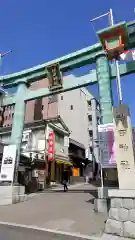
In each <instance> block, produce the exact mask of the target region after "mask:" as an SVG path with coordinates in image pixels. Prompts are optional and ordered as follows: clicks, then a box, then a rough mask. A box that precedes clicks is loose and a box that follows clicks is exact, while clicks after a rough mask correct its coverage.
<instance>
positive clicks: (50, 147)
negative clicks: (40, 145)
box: [48, 131, 54, 161]
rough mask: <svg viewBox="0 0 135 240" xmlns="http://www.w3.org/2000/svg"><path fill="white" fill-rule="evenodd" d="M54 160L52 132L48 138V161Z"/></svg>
mask: <svg viewBox="0 0 135 240" xmlns="http://www.w3.org/2000/svg"><path fill="white" fill-rule="evenodd" d="M53 160H54V132H53V131H51V132H50V133H49V136H48V161H53Z"/></svg>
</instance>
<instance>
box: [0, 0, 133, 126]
mask: <svg viewBox="0 0 135 240" xmlns="http://www.w3.org/2000/svg"><path fill="white" fill-rule="evenodd" d="M97 2H98V1H90V0H83V1H82V0H68V1H62V0H57V1H56V0H40V1H37V0H23V1H21V0H12V1H11V0H4V1H1V5H0V7H1V13H0V26H1V35H0V52H1V53H3V52H5V51H7V50H9V49H12V50H13V53H12V54H10V55H8V56H7V57H5V58H3V61H2V65H1V68H0V74H1V75H3V74H9V73H13V72H17V71H20V70H22V69H25V68H29V67H32V66H35V65H37V64H42V63H45V62H46V61H49V60H52V59H54V58H57V57H60V56H62V55H65V54H68V53H70V52H74V51H76V50H79V49H81V48H84V47H86V46H89V45H92V44H94V43H96V42H97V37H96V34H95V32H94V31H93V28H92V26H91V23H90V19H92V18H93V17H95V16H98V15H100V14H103V13H105V12H107V11H108V10H109V9H110V8H112V9H113V13H114V20H115V22H119V21H123V20H126V21H131V20H135V14H134V7H135V4H134V0H129V1H125V3H124V1H123V0H113V1H108V0H102V1H99V2H100V4H98V3H97ZM129 3H130V4H129ZM127 9H128V11H127ZM94 26H95V29H97V30H99V29H101V28H103V27H106V26H107V18H104V19H102V20H100V21H97V22H96V23H95V24H94ZM134 81H135V80H134V75H130V76H126V77H124V78H122V90H123V98H124V103H127V104H129V106H130V112H131V119H132V124H133V125H135V104H134V103H135V100H134V89H135V83H134ZM112 85H113V94H114V103H115V104H117V94H116V84H115V82H113V84H112ZM90 90H91V91H92V92H93V93H97V87H90Z"/></svg>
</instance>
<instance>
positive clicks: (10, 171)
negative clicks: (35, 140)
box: [0, 145, 16, 182]
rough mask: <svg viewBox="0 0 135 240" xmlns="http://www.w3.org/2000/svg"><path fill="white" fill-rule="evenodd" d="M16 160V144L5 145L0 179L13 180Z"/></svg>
mask: <svg viewBox="0 0 135 240" xmlns="http://www.w3.org/2000/svg"><path fill="white" fill-rule="evenodd" d="M15 160H16V145H9V146H4V151H3V157H2V164H1V173H0V181H4V182H6V181H10V182H13V179H14V169H15Z"/></svg>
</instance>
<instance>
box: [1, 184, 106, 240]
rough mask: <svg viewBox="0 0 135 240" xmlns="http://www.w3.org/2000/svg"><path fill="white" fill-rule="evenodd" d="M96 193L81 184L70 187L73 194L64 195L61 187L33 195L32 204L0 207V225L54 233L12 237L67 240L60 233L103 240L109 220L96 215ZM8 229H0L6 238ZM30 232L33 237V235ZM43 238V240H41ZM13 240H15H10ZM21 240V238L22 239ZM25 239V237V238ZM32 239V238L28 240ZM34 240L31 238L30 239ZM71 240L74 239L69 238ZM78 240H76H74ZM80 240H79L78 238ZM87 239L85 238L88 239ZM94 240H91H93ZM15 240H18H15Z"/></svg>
mask: <svg viewBox="0 0 135 240" xmlns="http://www.w3.org/2000/svg"><path fill="white" fill-rule="evenodd" d="M95 192H96V189H95V188H94V187H93V186H91V185H89V184H88V185H87V184H78V185H76V186H70V187H69V192H66V193H64V192H63V188H61V187H58V188H55V190H52V191H50V192H49V193H48V192H44V193H41V194H32V195H31V196H29V198H28V201H26V202H22V203H19V204H13V205H9V206H0V224H2V223H6V224H10V225H14V226H16V225H17V226H18V227H20V226H22V225H23V226H24V225H25V226H26V228H30V227H31V226H32V227H33V228H34V229H35V228H36V229H38V230H41V229H44V230H48V229H49V230H50V232H51V231H52V236H50V234H51V233H49V237H50V238H49V237H48V235H47V234H48V233H47V232H48V231H46V232H45V233H44V234H43V233H39V232H36V233H35V235H34V234H33V230H31V231H30V230H25V231H24V230H23V229H21V230H17V231H14V228H13V230H12V229H11V230H10V231H11V235H13V236H14V234H15V236H17V234H22V235H23V234H24V236H25V235H26V233H27V231H28V234H29V235H30V234H31V235H32V234H33V235H34V237H35V238H33V240H34V239H36V236H38V235H37V233H38V234H40V235H41V238H40V239H42V234H43V235H44V236H45V235H46V236H47V237H48V238H44V239H48V240H49V239H65V236H64V238H62V237H63V236H62V235H61V238H60V236H59V237H58V236H57V235H56V231H57V232H58V231H59V232H65V233H69V234H70V235H74V234H80V235H87V236H94V237H101V236H102V233H103V231H104V226H105V220H106V216H105V215H104V214H101V213H98V214H97V213H95V212H94V210H93V208H94V204H93V203H94V198H95ZM3 228H4V226H3V227H1V228H0V234H1V235H2V234H4V232H5V230H2V229H3ZM29 231H30V233H29ZM8 234H9V230H8V231H6V232H5V236H6V235H7V238H3V235H2V236H1V235H0V239H2V240H7V239H8ZM38 238H39V237H38ZM10 239H11V240H12V238H10ZM19 239H20V240H21V235H20V237H19ZM23 239H24V237H23ZM27 239H29V238H27ZM30 239H31V238H30ZM67 239H72V238H71V236H68V238H67ZM74 239H75V238H74ZM76 239H79V238H76ZM84 239H85V238H84ZM90 239H91V238H90ZM14 240H16V239H15V238H14Z"/></svg>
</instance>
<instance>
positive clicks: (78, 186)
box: [28, 183, 97, 198]
mask: <svg viewBox="0 0 135 240" xmlns="http://www.w3.org/2000/svg"><path fill="white" fill-rule="evenodd" d="M96 189H97V188H96V187H95V186H94V185H92V184H89V183H75V184H71V185H70V184H69V185H68V192H76V193H77V192H88V193H90V192H92V191H94V192H96ZM53 192H54V193H57V192H63V185H61V184H59V185H57V186H55V187H51V188H47V189H45V190H44V191H42V192H37V193H31V194H29V195H28V198H31V197H34V196H36V195H40V194H44V193H53Z"/></svg>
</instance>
